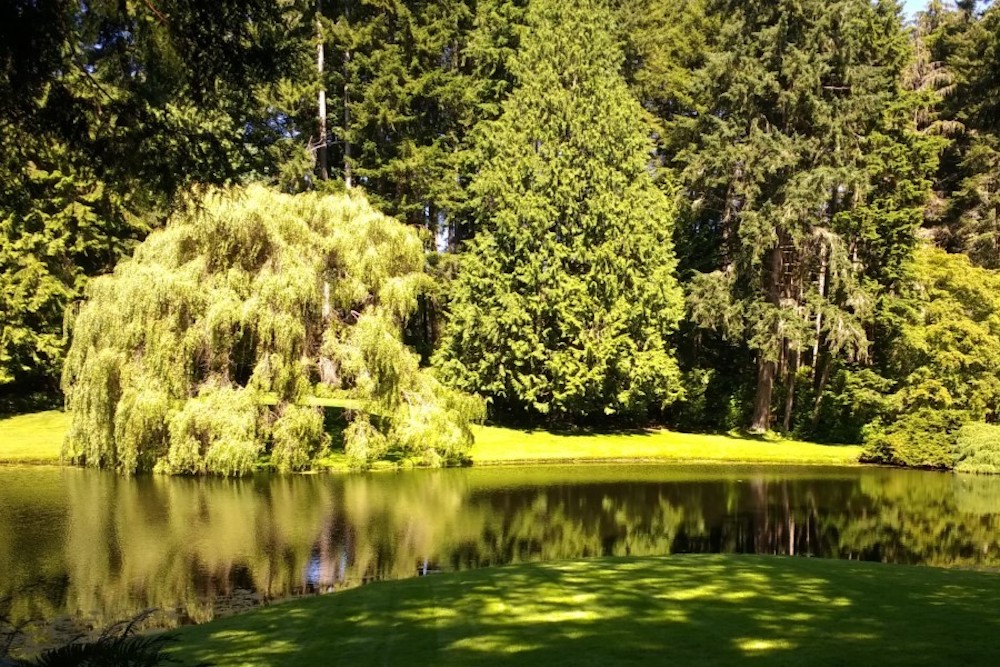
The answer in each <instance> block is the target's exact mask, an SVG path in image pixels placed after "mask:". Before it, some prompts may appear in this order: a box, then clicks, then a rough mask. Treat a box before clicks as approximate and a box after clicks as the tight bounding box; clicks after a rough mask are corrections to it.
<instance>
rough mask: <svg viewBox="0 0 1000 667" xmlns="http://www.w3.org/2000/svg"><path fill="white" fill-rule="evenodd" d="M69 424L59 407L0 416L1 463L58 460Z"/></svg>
mask: <svg viewBox="0 0 1000 667" xmlns="http://www.w3.org/2000/svg"><path fill="white" fill-rule="evenodd" d="M68 427H69V416H68V415H67V414H66V413H65V412H60V411H58V410H49V411H47V412H35V413H31V414H26V415H17V416H15V417H5V418H0V463H59V456H60V453H61V452H62V443H63V437H64V436H65V435H66V429H67V428H68Z"/></svg>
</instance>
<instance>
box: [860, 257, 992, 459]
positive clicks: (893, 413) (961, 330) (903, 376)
mask: <svg viewBox="0 0 1000 667" xmlns="http://www.w3.org/2000/svg"><path fill="white" fill-rule="evenodd" d="M912 289H913V292H912V293H911V294H909V295H907V297H906V298H901V299H897V300H895V302H894V303H893V304H892V306H891V308H892V309H893V310H895V311H897V313H898V317H899V319H900V321H901V325H900V335H899V336H898V337H897V338H896V339H895V341H894V344H893V347H892V350H891V351H890V353H889V358H888V368H889V369H890V372H891V376H892V377H893V378H895V379H896V386H895V388H894V391H893V392H891V393H887V396H886V407H885V409H884V411H883V415H882V416H883V419H884V421H885V422H886V423H887V425H884V426H883V425H880V424H878V423H876V424H875V425H873V426H872V427H871V428H870V429H869V430H868V433H867V435H866V444H865V451H866V454H865V458H866V459H867V460H872V461H877V462H881V463H892V464H896V465H912V466H921V467H942V468H950V467H952V465H953V464H954V463H955V452H954V451H953V449H954V447H955V446H956V437H957V435H956V433H957V432H958V430H959V428H960V427H961V426H962V425H963V424H965V423H966V422H970V421H971V422H977V421H982V420H988V421H994V420H996V419H997V418H998V417H1000V380H998V379H997V378H998V374H1000V300H998V294H1000V276H998V275H997V274H996V273H994V272H992V271H989V270H986V269H982V268H979V267H976V266H974V265H973V264H972V262H971V261H970V259H969V258H968V257H967V256H965V255H961V254H949V253H946V252H944V251H942V250H938V249H934V248H922V249H921V250H920V251H918V252H917V254H916V261H915V262H914V265H913V276H912Z"/></svg>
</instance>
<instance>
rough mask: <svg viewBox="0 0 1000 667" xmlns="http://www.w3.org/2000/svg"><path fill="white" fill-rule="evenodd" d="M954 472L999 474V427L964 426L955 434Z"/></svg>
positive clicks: (974, 424) (990, 425)
mask: <svg viewBox="0 0 1000 667" xmlns="http://www.w3.org/2000/svg"><path fill="white" fill-rule="evenodd" d="M956 439H957V452H958V455H957V456H956V459H955V471H956V472H968V473H976V474H980V475H996V474H1000V426H996V425H994V424H983V423H973V424H966V425H965V426H963V427H962V428H961V429H959V431H958V434H957V438H956Z"/></svg>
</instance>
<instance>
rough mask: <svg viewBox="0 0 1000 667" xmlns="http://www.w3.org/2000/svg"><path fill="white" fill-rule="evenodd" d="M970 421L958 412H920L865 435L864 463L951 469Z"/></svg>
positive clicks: (877, 426) (906, 415) (870, 428)
mask: <svg viewBox="0 0 1000 667" xmlns="http://www.w3.org/2000/svg"><path fill="white" fill-rule="evenodd" d="M967 419H968V416H967V415H966V414H965V413H964V412H960V411H957V410H928V409H923V410H917V411H915V412H909V413H907V414H905V415H903V416H902V417H901V418H899V419H897V420H896V421H894V422H892V423H891V424H888V425H886V426H882V425H881V424H879V423H875V424H872V425H870V426H869V427H868V429H867V432H866V433H865V447H864V450H863V451H862V453H861V460H862V461H863V462H867V463H884V464H887V465H897V466H909V467H912V468H944V469H947V468H951V467H952V466H954V464H955V444H956V437H957V434H958V431H959V429H960V428H961V427H962V425H963V424H964V423H965V421H966V420H967Z"/></svg>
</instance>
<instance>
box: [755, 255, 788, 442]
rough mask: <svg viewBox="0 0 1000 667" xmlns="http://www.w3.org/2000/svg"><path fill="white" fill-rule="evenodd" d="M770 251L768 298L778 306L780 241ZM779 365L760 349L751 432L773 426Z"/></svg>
mask: <svg viewBox="0 0 1000 667" xmlns="http://www.w3.org/2000/svg"><path fill="white" fill-rule="evenodd" d="M770 253H771V270H770V272H769V273H768V275H767V277H766V280H767V281H768V285H767V296H768V300H769V301H770V302H771V303H773V304H774V305H776V306H777V305H779V304H780V302H781V299H780V290H781V280H782V261H781V244H780V242H779V244H778V245H777V247H775V248H772V249H771V251H770ZM774 333H775V335H777V334H778V332H777V331H775V332H774ZM777 366H778V364H777V362H776V361H772V360H768V359H767V355H766V354H764V352H763V351H762V350H761V351H758V358H757V390H756V392H755V393H754V401H753V419H752V420H751V422H750V432H751V433H764V432H766V431H767V430H768V429H769V428H771V396H772V394H773V392H774V376H775V372H776V370H777Z"/></svg>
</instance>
